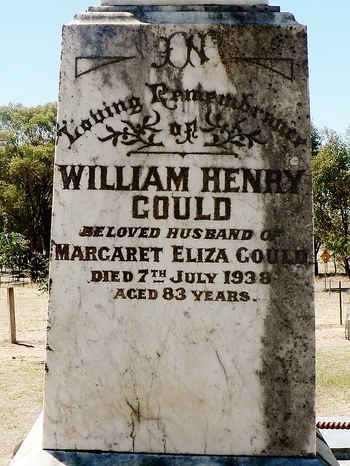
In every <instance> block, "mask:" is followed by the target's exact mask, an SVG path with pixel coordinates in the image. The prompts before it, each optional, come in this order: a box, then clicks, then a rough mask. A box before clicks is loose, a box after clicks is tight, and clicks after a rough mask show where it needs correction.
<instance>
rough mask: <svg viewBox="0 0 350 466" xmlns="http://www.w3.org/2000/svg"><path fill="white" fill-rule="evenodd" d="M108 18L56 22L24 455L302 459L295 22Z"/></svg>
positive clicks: (307, 214)
mask: <svg viewBox="0 0 350 466" xmlns="http://www.w3.org/2000/svg"><path fill="white" fill-rule="evenodd" d="M112 3H113V5H114V4H115V3H116V2H102V4H103V5H111V4H112ZM138 3H139V2H138ZM236 3H237V2H236ZM241 3H242V2H241ZM243 3H246V2H243ZM247 8H248V7H247ZM119 9H120V8H119ZM116 10H118V8H116ZM125 10H126V11H125V12H124V13H123V12H118V11H113V8H108V7H106V8H105V10H104V9H103V8H102V7H101V9H99V8H98V7H97V8H95V9H91V11H90V12H89V13H86V14H80V15H78V16H77V17H76V19H75V20H74V21H73V22H72V23H70V24H69V25H67V26H65V27H64V29H63V49H62V66H61V82H60V97H59V112H58V144H57V153H56V160H55V192H54V206H53V212H54V214H53V226H52V260H51V295H50V309H49V321H48V340H47V364H46V370H47V374H46V388H45V408H44V434H43V439H44V440H43V445H44V448H45V449H49V450H56V449H57V450H81V451H96V450H98V451H104V452H111V451H112V452H123V453H126V452H129V453H152V454H172V455H174V454H181V455H182V454H187V455H214V456H218V455H219V456H220V455H221V456H256V457H261V456H275V457H276V456H283V457H291V456H297V457H307V456H309V455H315V423H314V310H313V265H312V264H313V241H312V200H311V169H310V147H309V142H310V140H309V133H310V127H309V107H308V87H307V56H306V29H305V27H304V26H301V25H299V24H298V23H296V22H295V20H294V18H293V17H292V16H291V15H283V14H281V13H278V12H275V9H272V8H271V9H270V7H264V6H262V7H261V8H260V9H259V8H257V9H253V8H248V10H247V12H244V11H242V9H239V8H238V9H237V8H236V7H233V8H232V9H230V7H225V8H224V10H223V11H221V12H220V9H219V8H218V7H215V5H214V6H212V7H210V8H209V7H208V8H207V7H203V8H202V9H201V8H197V9H195V8H194V10H193V11H194V13H193V14H191V12H190V10H191V7H187V8H184V10H185V13H184V14H183V15H179V13H178V11H179V8H178V7H177V8H176V9H173V10H172V9H171V8H166V9H165V10H166V13H165V12H164V11H165V10H164V11H163V16H162V15H159V11H161V7H158V9H152V8H145V10H144V15H145V16H142V15H143V12H142V9H141V13H140V9H139V8H138V9H137V12H135V11H134V10H135V9H133V8H132V7H130V8H125ZM175 10H176V12H175V13H174V14H172V11H175ZM133 13H135V16H134V15H133ZM157 15H158V16H157ZM196 15H197V16H196ZM165 16H167V20H164V23H167V24H159V23H157V22H156V21H155V18H160V17H163V18H164V17H165ZM189 18H190V19H189ZM196 18H197V20H196ZM196 21H197V23H196Z"/></svg>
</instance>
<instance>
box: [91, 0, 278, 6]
mask: <svg viewBox="0 0 350 466" xmlns="http://www.w3.org/2000/svg"><path fill="white" fill-rule="evenodd" d="M185 3H186V2H185V1H184V0H100V5H101V6H103V5H183V4H185ZM188 4H190V5H208V4H210V5H268V4H269V0H260V1H252V0H204V1H203V0H191V1H190V2H188Z"/></svg>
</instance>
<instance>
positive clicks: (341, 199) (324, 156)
mask: <svg viewBox="0 0 350 466" xmlns="http://www.w3.org/2000/svg"><path fill="white" fill-rule="evenodd" d="M324 137H325V142H324V143H323V144H322V145H321V146H320V148H319V150H318V152H317V153H316V154H315V155H314V156H313V191H314V217H315V238H316V241H317V238H319V239H321V241H322V244H323V245H324V246H325V247H326V248H328V249H330V250H331V251H333V253H334V254H335V256H336V258H337V259H338V260H339V261H340V262H341V263H342V265H343V266H344V268H345V271H346V273H347V275H348V276H350V229H349V227H350V223H349V222H350V144H349V142H348V140H347V139H346V138H344V137H341V136H339V135H338V134H336V133H335V132H334V131H331V130H324Z"/></svg>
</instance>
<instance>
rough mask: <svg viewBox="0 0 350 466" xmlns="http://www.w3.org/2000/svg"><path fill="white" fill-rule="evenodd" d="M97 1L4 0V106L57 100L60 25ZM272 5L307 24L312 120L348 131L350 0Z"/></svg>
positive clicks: (0, 41) (0, 76)
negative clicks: (10, 103) (11, 103)
mask: <svg viewBox="0 0 350 466" xmlns="http://www.w3.org/2000/svg"><path fill="white" fill-rule="evenodd" d="M184 2H185V3H190V2H189V1H188V2H186V1H185V0H184ZM98 4H99V0H34V1H33V0H16V1H8V0H0V6H1V26H0V63H1V66H0V105H7V104H8V103H9V102H13V103H17V102H21V103H22V104H24V105H26V106H33V105H39V104H44V103H46V102H52V101H55V100H57V89H58V73H59V57H60V40H61V38H60V35H61V25H62V24H63V23H67V22H69V21H71V19H72V18H73V16H74V14H75V13H77V12H79V11H84V10H86V9H87V7H88V6H89V5H98ZM270 5H276V6H277V5H278V6H280V7H281V10H282V11H288V12H290V13H293V14H294V15H295V17H296V19H297V21H298V22H299V23H302V24H306V25H307V26H308V30H309V65H310V93H311V114H312V118H313V121H314V123H315V124H316V126H318V127H320V128H322V127H323V126H328V127H330V128H333V129H335V130H336V131H337V132H338V133H344V132H345V130H346V128H347V127H348V126H349V125H350V52H349V46H350V27H349V18H350V0H337V1H336V2H330V1H328V0H276V1H274V0H270Z"/></svg>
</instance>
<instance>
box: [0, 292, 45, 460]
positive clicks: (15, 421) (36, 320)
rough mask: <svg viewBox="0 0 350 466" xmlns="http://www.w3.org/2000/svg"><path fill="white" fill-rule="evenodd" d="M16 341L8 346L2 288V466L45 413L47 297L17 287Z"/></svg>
mask: <svg viewBox="0 0 350 466" xmlns="http://www.w3.org/2000/svg"><path fill="white" fill-rule="evenodd" d="M15 306H16V327H17V341H18V342H19V343H20V344H17V345H12V344H10V343H9V325H8V321H9V319H8V310H7V287H6V285H1V287H0V438H1V447H2V448H1V451H0V466H8V464H9V463H10V460H11V455H12V451H13V448H14V446H15V445H16V443H17V442H18V441H19V440H22V439H23V438H24V437H25V435H26V434H27V432H28V430H29V429H30V427H31V426H32V424H33V422H34V421H35V419H36V418H37V416H38V415H39V413H40V412H41V410H42V389H43V373H44V346H45V329H46V313H47V295H45V294H41V293H39V292H38V290H37V287H36V286H35V285H25V286H16V287H15Z"/></svg>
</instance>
